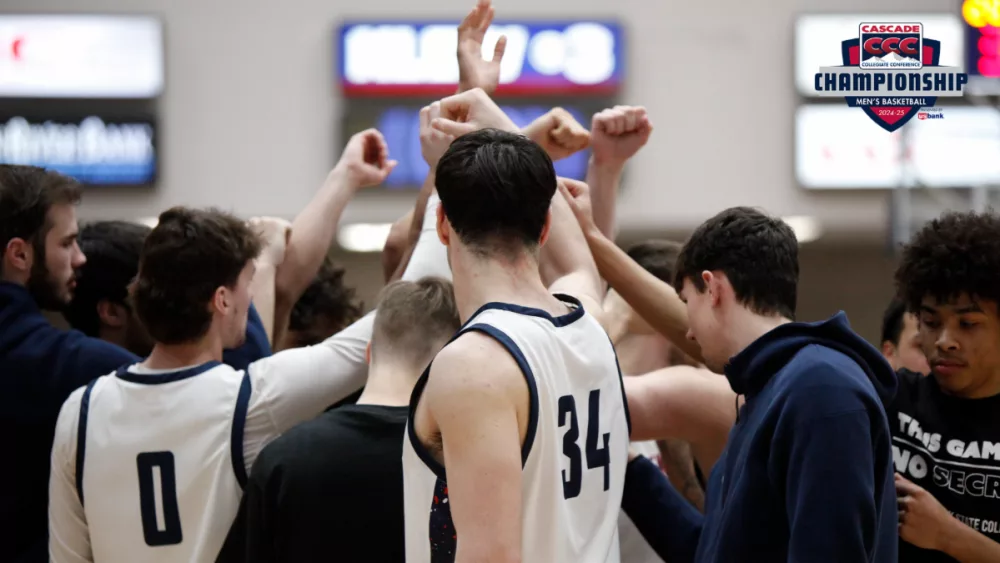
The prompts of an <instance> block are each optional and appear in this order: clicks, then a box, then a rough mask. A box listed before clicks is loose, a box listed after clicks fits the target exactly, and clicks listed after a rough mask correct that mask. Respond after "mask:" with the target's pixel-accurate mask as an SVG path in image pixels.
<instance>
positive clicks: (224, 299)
mask: <svg viewBox="0 0 1000 563" xmlns="http://www.w3.org/2000/svg"><path fill="white" fill-rule="evenodd" d="M231 301H232V298H231V296H230V295H229V289H228V288H227V287H226V286H224V285H222V286H219V287H217V288H215V293H214V294H213V295H212V308H213V309H214V310H215V312H218V313H225V312H226V311H228V310H229V304H230V302H231Z"/></svg>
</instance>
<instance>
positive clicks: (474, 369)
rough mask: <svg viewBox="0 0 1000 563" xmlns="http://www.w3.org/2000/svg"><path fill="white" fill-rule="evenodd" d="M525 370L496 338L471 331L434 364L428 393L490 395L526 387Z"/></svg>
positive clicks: (462, 336) (450, 346)
mask: <svg viewBox="0 0 1000 563" xmlns="http://www.w3.org/2000/svg"><path fill="white" fill-rule="evenodd" d="M523 381H524V378H523V376H522V375H521V368H520V366H519V364H518V362H517V360H516V359H515V358H514V356H513V355H511V352H510V351H509V349H508V348H507V347H506V346H505V345H504V344H503V343H502V342H501V341H500V340H498V339H497V338H496V335H494V334H487V333H484V332H480V331H478V330H470V331H467V332H465V333H463V334H461V335H460V336H459V337H458V338H456V339H455V340H453V341H452V342H450V343H448V345H446V346H445V347H444V348H443V349H442V350H441V351H440V352H438V355H437V356H436V357H435V358H434V361H433V362H432V363H431V367H430V375H429V376H428V389H429V390H430V389H432V388H433V389H434V390H441V391H447V392H457V393H461V392H489V391H490V390H499V389H502V388H504V387H507V386H515V385H519V384H521V385H523Z"/></svg>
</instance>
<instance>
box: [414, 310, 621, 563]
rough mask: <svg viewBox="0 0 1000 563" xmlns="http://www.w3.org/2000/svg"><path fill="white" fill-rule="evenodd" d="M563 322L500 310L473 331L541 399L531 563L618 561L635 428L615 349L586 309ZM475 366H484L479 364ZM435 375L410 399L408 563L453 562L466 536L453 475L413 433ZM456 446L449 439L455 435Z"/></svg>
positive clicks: (526, 512)
mask: <svg viewBox="0 0 1000 563" xmlns="http://www.w3.org/2000/svg"><path fill="white" fill-rule="evenodd" d="M557 297H559V299H561V300H563V301H565V302H567V303H568V304H570V305H572V306H573V307H574V310H573V311H572V312H570V313H568V314H566V315H562V316H559V317H553V316H551V315H549V314H548V313H546V312H545V311H542V310H539V309H532V308H527V307H521V306H517V305H510V304H504V303H490V304H487V305H485V306H483V307H482V308H481V309H480V310H479V311H478V312H477V313H476V314H475V315H473V317H472V318H471V319H470V320H469V321H468V322H467V323H466V324H465V325H464V326H463V328H462V330H461V331H459V333H458V335H456V336H455V338H458V336H460V335H461V334H463V333H465V332H469V331H479V332H482V333H485V334H487V335H489V336H491V337H493V338H494V339H496V340H497V341H498V342H499V343H500V344H502V345H503V346H504V347H505V348H506V349H507V351H508V352H510V354H511V356H513V357H514V359H515V360H516V361H517V363H518V365H519V366H520V367H521V371H522V372H523V373H524V377H525V380H526V381H527V384H528V389H529V391H530V396H531V405H530V409H531V410H530V416H529V427H528V429H527V433H526V436H525V440H524V444H523V447H522V452H521V456H522V460H523V480H522V491H521V497H522V515H523V516H522V525H521V529H522V558H523V560H524V561H525V562H526V563H617V562H618V561H619V557H620V554H619V544H618V512H619V509H620V507H621V499H622V490H623V488H624V482H625V465H626V463H627V460H628V444H629V422H628V409H627V406H626V404H625V398H624V390H623V388H622V382H621V374H620V372H619V369H618V361H617V357H616V356H615V351H614V348H613V347H612V345H611V341H610V339H609V338H608V335H607V333H606V332H605V331H604V329H603V328H602V327H601V326H600V324H599V323H598V322H597V320H596V319H594V318H593V317H592V316H590V315H588V314H586V313H585V312H584V310H583V307H582V306H581V305H580V302H579V301H577V300H576V299H573V298H572V297H568V296H563V295H559V296H557ZM470 369H475V366H470ZM429 372H430V368H428V370H427V371H426V372H425V373H424V375H423V377H421V379H420V380H419V381H418V382H417V385H416V387H415V388H414V390H413V396H412V398H411V401H410V419H409V422H408V424H407V426H408V429H407V439H406V440H404V445H403V483H404V492H405V495H404V497H405V511H406V512H405V516H406V519H405V521H406V561H407V563H451V562H453V561H454V558H455V547H456V541H457V537H456V534H455V527H454V524H453V522H452V520H451V510H450V507H449V505H448V502H449V499H448V491H447V484H446V483H445V481H444V478H443V476H444V470H443V468H442V467H441V466H440V464H438V463H437V462H436V461H435V460H434V458H433V457H432V456H431V455H430V454H429V452H428V451H427V450H426V448H425V447H424V446H423V444H421V443H420V440H419V439H418V438H417V436H416V433H415V432H414V430H413V414H414V413H415V412H416V406H417V404H418V402H419V400H420V395H421V393H422V392H423V389H424V386H425V385H426V383H427V377H428V374H429ZM445 440H447V437H445Z"/></svg>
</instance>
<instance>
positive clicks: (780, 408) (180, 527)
mask: <svg viewBox="0 0 1000 563" xmlns="http://www.w3.org/2000/svg"><path fill="white" fill-rule="evenodd" d="M492 19H493V8H492V7H491V5H490V3H489V1H488V0H480V2H479V4H478V5H477V6H476V7H475V8H473V10H472V11H471V12H470V13H469V15H468V16H467V17H466V18H465V20H464V21H463V22H462V24H461V25H460V26H459V28H458V35H459V50H458V59H459V68H460V71H461V79H460V82H459V92H458V93H457V94H455V95H453V96H449V97H446V98H444V99H442V100H439V101H437V102H434V103H432V104H430V105H429V106H427V107H425V108H424V109H423V110H422V111H421V113H420V118H421V127H420V141H421V147H422V153H423V157H424V159H425V160H426V161H427V163H428V164H429V165H430V173H429V175H428V177H427V179H426V182H425V183H424V186H423V188H422V189H421V191H420V193H419V194H418V196H417V198H416V201H415V204H414V207H413V209H412V210H411V211H410V212H409V213H408V214H407V215H406V216H404V217H402V218H400V220H399V221H398V222H397V223H396V225H394V227H393V230H392V233H391V234H390V237H389V240H388V241H387V243H386V247H385V249H384V251H383V255H382V258H383V265H384V267H385V268H384V269H385V280H386V286H385V287H384V288H383V290H382V291H381V292H380V294H379V298H378V302H377V304H376V307H375V309H374V310H373V311H372V312H370V313H368V314H365V315H362V314H361V308H360V306H359V305H357V304H355V303H353V302H352V301H351V299H352V296H351V293H350V291H348V290H346V289H345V288H343V285H342V277H343V271H338V270H336V268H334V267H333V266H332V264H331V263H330V262H329V259H328V255H329V253H330V245H331V240H332V239H333V238H334V234H335V233H336V230H337V224H338V221H339V219H340V215H341V214H342V212H343V210H344V207H345V206H346V205H347V203H348V202H349V201H350V200H351V198H352V197H353V196H354V194H355V193H356V192H357V191H358V190H360V189H363V188H365V187H367V186H374V185H378V184H380V183H382V182H383V181H384V180H385V179H386V177H387V176H388V175H389V173H390V172H391V171H392V169H393V167H394V166H395V165H396V163H395V161H393V160H391V159H390V155H389V151H388V148H387V146H386V144H385V141H384V139H383V137H382V135H381V134H380V133H379V132H378V131H376V130H374V129H371V130H367V131H364V132H361V133H359V134H357V135H355V136H354V137H352V138H351V139H350V141H349V142H348V143H347V146H346V148H345V149H344V152H343V155H342V156H341V159H340V161H339V162H338V163H337V165H336V166H335V167H334V168H333V170H332V171H331V172H330V173H329V175H328V177H327V179H326V181H325V182H324V184H323V185H322V186H321V188H320V189H319V190H318V191H317V193H316V195H315V197H314V199H313V200H312V201H311V202H310V203H309V204H308V205H307V206H306V207H305V208H304V209H303V210H302V211H301V212H300V214H299V215H298V216H297V217H296V218H295V219H294V220H293V221H292V222H291V223H289V222H286V221H282V220H278V219H274V218H267V217H263V218H254V219H252V220H250V221H243V220H241V219H238V218H236V217H234V216H233V215H231V214H229V213H226V212H223V211H219V210H216V209H193V208H188V207H174V208H172V209H169V210H167V211H165V212H163V213H162V214H161V215H160V217H159V220H158V223H157V225H156V226H155V228H152V229H149V228H145V227H141V226H139V225H133V224H130V223H124V222H100V223H95V224H91V225H86V226H84V227H83V228H82V229H80V228H78V225H77V220H76V214H75V205H76V204H77V203H78V202H79V200H80V198H81V194H82V191H81V188H80V186H79V185H78V184H77V183H76V182H75V181H74V180H72V179H70V178H68V177H66V176H63V175H60V174H58V173H55V172H52V171H48V170H43V169H39V168H34V167H28V166H11V165H5V166H0V244H2V245H3V259H2V263H0V381H2V385H3V386H4V391H3V392H2V393H0V421H2V424H3V426H4V427H6V428H11V429H12V430H10V431H9V432H12V434H8V436H10V439H11V440H12V443H13V444H14V457H13V458H12V460H11V461H9V462H8V463H4V464H0V466H3V469H2V471H3V473H2V475H3V476H4V477H7V478H8V480H7V482H8V483H16V484H17V485H16V487H17V490H12V491H11V492H12V496H8V497H5V498H4V499H2V501H0V517H2V521H0V524H3V525H2V526H0V528H2V529H4V530H5V531H4V533H5V534H6V535H5V536H4V538H3V539H2V541H0V546H2V547H0V560H2V561H13V562H17V563H35V562H43V561H52V562H54V563H77V562H97V563H104V562H109V563H114V562H121V563H136V562H143V563H145V562H149V563H168V562H169V563H180V562H211V561H219V562H226V563H228V562H232V563H236V562H277V561H288V562H309V561H347V562H357V563H380V562H402V561H406V562H408V563H421V562H424V563H450V562H457V563H470V562H491V563H492V562H496V563H500V562H503V563H508V562H510V563H513V562H520V561H530V562H539V563H578V562H579V563H610V562H619V561H621V562H623V563H656V562H666V563H683V562H699V563H709V562H712V563H734V562H737V563H739V562H746V563H769V562H778V561H781V562H784V561H788V562H792V561H796V562H852V563H855V562H866V561H867V562H872V563H891V562H895V561H902V562H904V563H910V562H918V563H920V562H937V561H961V562H980V561H982V562H996V561H1000V526H998V524H997V522H998V521H1000V310H998V308H997V307H998V303H1000V216H998V215H996V214H995V213H993V212H992V211H989V212H981V213H974V212H964V213H945V214H944V215H942V216H941V217H940V218H938V219H935V220H933V221H931V222H929V223H927V224H926V225H925V226H924V227H923V228H922V229H921V230H920V231H919V232H918V233H917V234H916V235H915V236H914V237H913V239H912V240H911V241H910V243H909V244H908V245H907V246H906V247H905V248H904V250H903V253H902V259H901V262H900V265H899V268H898V270H897V273H896V285H897V288H898V300H897V301H895V302H894V303H893V304H892V305H891V306H890V308H889V309H888V311H887V312H886V319H885V324H884V326H883V335H882V340H883V342H882V349H881V350H880V349H879V348H876V347H875V346H872V345H871V344H869V343H867V342H866V341H864V340H863V339H862V338H861V337H860V336H858V335H857V334H856V333H855V332H854V331H853V330H852V329H851V327H850V325H849V323H848V321H847V318H846V316H845V315H844V314H843V313H840V314H837V315H835V316H833V317H831V318H829V319H826V320H823V321H819V322H809V323H806V322H796V321H795V308H796V295H797V285H798V275H799V264H798V242H797V240H796V237H795V233H794V232H793V231H792V229H791V228H790V227H789V226H788V225H787V224H785V223H784V222H783V221H781V220H780V219H778V218H774V217H771V216H769V215H767V214H765V213H763V212H761V211H759V210H756V209H752V208H747V207H734V208H730V209H727V210H724V211H722V212H721V213H719V214H718V215H716V216H714V217H712V218H710V219H708V220H707V221H706V222H705V223H703V224H702V225H701V226H700V227H699V228H698V229H696V230H695V231H694V233H693V234H692V235H691V237H690V238H689V240H688V241H687V242H686V243H684V244H679V243H674V242H671V241H660V240H653V241H647V242H644V243H641V244H639V245H636V246H634V247H632V248H630V249H628V250H623V249H621V248H619V247H618V246H617V245H616V244H615V243H614V239H615V236H616V233H617V226H616V223H615V200H616V197H617V194H618V188H619V183H620V178H621V174H622V171H623V169H624V167H625V165H626V163H627V161H628V160H629V159H630V158H631V157H632V156H634V155H635V154H636V153H637V152H638V151H639V150H640V149H641V148H642V147H643V146H644V145H645V144H646V142H647V141H648V139H649V137H650V135H651V133H652V130H653V126H652V122H651V121H650V118H649V116H648V115H647V114H646V111H645V110H644V109H643V108H641V107H636V106H615V107H613V108H609V109H607V110H604V111H602V112H599V113H597V114H596V115H594V117H593V121H592V123H591V127H590V130H589V131H588V130H587V129H586V128H585V127H583V126H582V125H581V124H579V123H577V122H576V121H575V120H574V119H573V117H572V116H570V115H569V114H568V113H567V112H565V111H563V110H561V109H559V108H554V109H553V110H552V111H550V112H549V113H547V114H546V115H545V116H543V117H542V118H540V119H538V120H536V121H535V122H533V123H531V124H530V125H528V126H527V127H525V128H523V129H521V128H518V127H516V126H515V125H514V123H513V122H512V121H511V120H510V119H509V118H508V116H507V115H505V114H504V112H503V111H502V110H501V109H500V108H499V107H498V106H497V105H496V103H495V102H494V101H493V100H492V99H491V97H490V95H491V93H492V92H493V90H494V89H495V88H496V86H497V83H498V79H499V64H500V60H501V58H502V57H503V51H504V43H505V42H504V40H503V39H502V38H501V39H500V41H499V42H498V43H497V45H496V46H495V48H493V49H492V52H493V55H492V58H490V59H484V58H483V57H482V52H483V47H484V46H483V38H484V36H485V34H486V30H487V28H488V27H489V26H490V24H491V22H492ZM585 148H589V149H590V150H591V151H592V153H591V154H592V156H591V160H590V163H589V166H588V171H587V177H586V181H584V182H581V181H576V180H571V179H566V178H560V177H558V176H557V175H556V172H555V169H554V167H553V161H556V160H559V159H561V158H565V157H567V156H569V155H572V154H574V153H575V152H577V151H580V150H583V149H585ZM42 311H55V312H60V313H62V315H63V317H64V318H65V319H66V321H67V322H68V323H69V325H71V327H72V328H73V329H74V330H63V329H61V328H57V327H56V326H54V325H53V324H52V323H51V320H50V318H48V317H46V316H45V315H44V314H43V313H42Z"/></svg>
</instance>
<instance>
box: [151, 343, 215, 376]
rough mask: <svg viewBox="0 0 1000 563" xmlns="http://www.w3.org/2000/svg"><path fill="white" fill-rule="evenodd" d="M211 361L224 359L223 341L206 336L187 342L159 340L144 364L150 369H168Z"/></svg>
mask: <svg viewBox="0 0 1000 563" xmlns="http://www.w3.org/2000/svg"><path fill="white" fill-rule="evenodd" d="M211 361H216V362H221V361H222V341H221V340H220V339H218V338H212V337H211V336H206V337H204V338H202V339H201V340H198V341H196V342H190V343H185V344H162V343H159V342H157V343H156V345H155V346H153V351H152V352H150V354H149V357H148V358H146V359H145V360H144V361H143V362H142V365H143V367H146V368H148V369H154V370H167V369H180V368H185V367H191V366H200V365H201V364H204V363H206V362H211Z"/></svg>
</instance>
